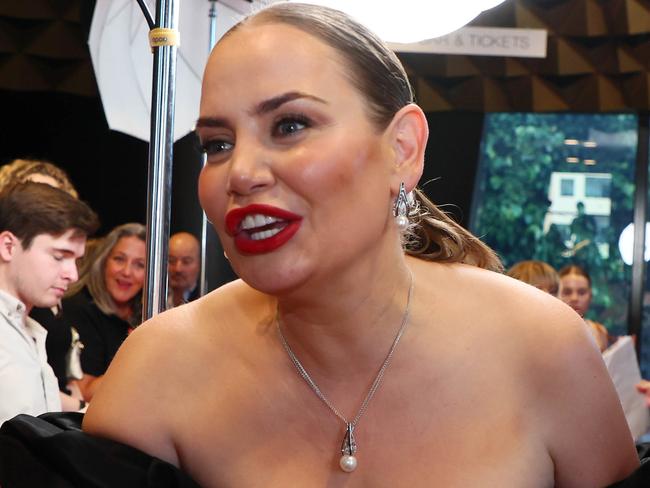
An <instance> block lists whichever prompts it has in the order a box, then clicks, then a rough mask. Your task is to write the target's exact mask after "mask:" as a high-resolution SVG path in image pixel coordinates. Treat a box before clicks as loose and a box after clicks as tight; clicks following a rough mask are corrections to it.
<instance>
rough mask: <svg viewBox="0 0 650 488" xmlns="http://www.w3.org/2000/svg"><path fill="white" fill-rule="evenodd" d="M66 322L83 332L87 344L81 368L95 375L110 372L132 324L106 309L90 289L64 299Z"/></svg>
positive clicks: (81, 334)
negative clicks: (107, 312) (95, 298)
mask: <svg viewBox="0 0 650 488" xmlns="http://www.w3.org/2000/svg"><path fill="white" fill-rule="evenodd" d="M63 321H64V322H65V323H66V324H67V325H68V326H69V327H74V328H75V329H77V331H78V332H79V337H80V339H81V342H83V345H84V348H83V351H81V368H82V369H83V371H84V373H87V374H91V375H93V376H101V375H103V374H104V373H105V372H106V370H107V369H108V365H109V364H110V363H111V361H112V360H113V357H114V356H115V353H116V352H117V350H118V349H119V348H120V346H121V345H122V342H124V339H126V336H127V335H128V333H129V330H130V327H131V326H130V325H129V323H128V322H126V321H125V320H122V319H121V318H119V317H118V316H116V315H106V314H105V313H104V312H102V311H101V310H100V309H99V308H98V307H97V305H95V302H94V301H93V299H92V297H91V296H90V293H89V292H88V289H87V288H84V289H83V290H81V291H80V292H79V293H77V294H76V295H73V296H71V297H70V298H66V299H65V300H63Z"/></svg>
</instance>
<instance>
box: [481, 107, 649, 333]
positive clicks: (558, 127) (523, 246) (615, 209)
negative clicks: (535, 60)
mask: <svg viewBox="0 0 650 488" xmlns="http://www.w3.org/2000/svg"><path fill="white" fill-rule="evenodd" d="M485 124H486V125H485V130H484V135H483V142H482V150H481V161H480V164H479V173H478V176H477V182H476V183H477V184H476V191H475V198H474V200H475V201H474V212H473V215H472V224H471V227H472V230H473V231H474V232H475V233H476V234H477V235H479V236H481V237H482V239H483V240H484V241H485V242H486V243H487V244H489V245H490V246H491V247H492V248H493V249H495V250H496V251H497V252H498V253H499V255H500V256H501V258H502V259H503V261H504V264H505V265H506V267H509V266H511V265H512V264H514V263H516V262H518V261H521V260H525V259H539V260H542V261H546V262H548V263H549V264H551V265H552V266H554V267H555V268H556V269H558V270H559V269H560V268H561V267H562V266H564V265H566V264H572V263H575V264H579V265H581V266H583V267H584V268H586V269H587V270H588V271H589V273H590V274H591V276H592V280H593V291H594V298H593V302H592V309H591V315H592V316H593V318H594V319H596V320H599V321H601V322H603V323H605V325H607V326H608V327H609V328H610V330H612V331H613V332H615V333H620V332H623V331H624V330H625V327H626V323H625V322H626V320H627V302H628V293H629V280H630V272H631V269H630V267H629V266H626V265H625V264H624V263H623V261H622V259H621V257H620V253H619V251H618V238H619V235H620V233H621V231H622V230H623V228H625V226H626V225H628V224H629V223H630V222H632V218H633V203H634V202H633V198H634V164H635V157H636V143H635V141H634V140H632V141H631V136H633V133H634V134H635V133H636V130H637V117H636V116H635V115H629V114H612V115H609V114H598V115H585V114H526V113H520V114H517V113H515V114H512V113H508V114H501V113H496V114H489V115H488V116H486V121H485ZM590 130H591V131H592V132H590ZM594 130H595V131H599V132H600V133H605V134H608V135H614V134H618V135H620V136H621V137H620V138H619V140H623V141H627V142H623V143H620V144H613V145H612V144H609V145H608V144H604V145H603V146H599V147H596V148H585V147H582V146H578V147H576V146H569V145H567V144H565V140H567V139H577V140H580V141H585V140H589V138H590V135H593V131H594ZM626 136H627V137H626ZM571 157H577V158H578V159H580V161H581V162H580V163H578V164H571V165H569V164H568V163H567V158H571ZM587 158H589V159H594V160H596V162H597V164H595V165H593V166H587V165H585V164H583V163H582V161H584V160H585V159H587ZM554 171H560V172H567V171H570V172H574V173H577V172H587V173H609V174H611V175H612V179H611V186H610V189H609V198H610V199H611V215H610V218H609V222H608V225H606V226H605V227H604V228H601V229H599V231H598V232H596V233H595V235H594V227H593V223H590V220H589V218H588V216H585V218H584V219H575V222H574V223H572V224H571V226H555V225H551V226H550V228H548V229H547V230H546V231H545V229H544V217H545V215H546V213H547V211H548V209H549V206H550V204H551V202H550V200H549V196H548V192H549V182H550V178H551V174H552V173H553V172H554ZM560 227H562V228H560ZM601 227H602V226H601ZM571 239H573V241H572V242H573V243H575V242H582V243H583V244H584V243H587V244H586V245H583V246H582V247H579V246H574V247H572V245H571V244H570V245H567V242H569V241H571ZM599 246H600V247H599ZM603 248H608V249H609V252H608V256H603V251H602V249H603ZM599 249H601V250H600V251H599ZM605 254H607V253H605Z"/></svg>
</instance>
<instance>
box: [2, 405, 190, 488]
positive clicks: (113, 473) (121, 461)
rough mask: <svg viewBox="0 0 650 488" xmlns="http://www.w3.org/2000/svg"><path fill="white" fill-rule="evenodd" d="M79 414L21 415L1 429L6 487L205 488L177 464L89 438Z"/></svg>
mask: <svg viewBox="0 0 650 488" xmlns="http://www.w3.org/2000/svg"><path fill="white" fill-rule="evenodd" d="M82 419H83V415H82V414H80V413H76V412H75V413H47V414H43V415H41V416H39V417H31V416H29V415H18V416H17V417H14V418H13V419H11V420H9V421H7V422H5V423H4V424H3V425H2V427H1V428H0V486H2V488H200V487H199V485H198V484H196V482H194V480H192V479H191V478H190V477H189V476H188V475H186V474H185V473H183V472H182V471H181V470H179V469H178V468H176V467H175V466H173V465H171V464H169V463H167V462H165V461H162V460H160V459H158V458H155V457H152V456H149V455H148V454H145V453H143V452H142V451H139V450H138V449H135V448H133V447H130V446H127V445H124V444H120V443H118V442H114V441H110V440H108V439H102V438H99V437H94V436H91V435H88V434H85V433H83V432H82V431H81V421H82Z"/></svg>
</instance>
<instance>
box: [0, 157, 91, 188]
mask: <svg viewBox="0 0 650 488" xmlns="http://www.w3.org/2000/svg"><path fill="white" fill-rule="evenodd" d="M25 181H33V182H35V183H45V184H47V185H50V186H54V187H56V188H61V189H62V190H63V191H65V192H66V193H68V194H69V195H72V196H73V197H75V198H78V197H79V195H78V194H77V190H76V189H75V187H74V186H73V185H72V182H71V181H70V177H69V176H68V174H67V173H66V172H65V171H64V170H62V169H61V168H59V167H58V166H56V165H54V164H52V163H50V162H49V161H43V160H38V159H14V160H13V161H11V162H10V163H7V164H5V165H3V166H1V167H0V188H1V187H4V186H6V185H7V184H9V183H24V182H25Z"/></svg>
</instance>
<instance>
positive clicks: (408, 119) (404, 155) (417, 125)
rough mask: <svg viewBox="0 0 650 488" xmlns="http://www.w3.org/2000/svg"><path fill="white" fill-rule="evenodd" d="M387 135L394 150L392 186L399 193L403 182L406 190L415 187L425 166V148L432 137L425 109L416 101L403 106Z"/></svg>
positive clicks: (408, 190) (394, 118)
mask: <svg viewBox="0 0 650 488" xmlns="http://www.w3.org/2000/svg"><path fill="white" fill-rule="evenodd" d="M388 136H389V137H390V144H391V145H392V149H393V154H394V162H393V164H394V166H393V180H394V181H391V189H392V190H393V192H394V194H395V195H397V193H398V191H399V185H400V183H401V182H404V186H405V187H406V191H407V192H410V191H411V190H413V188H415V186H416V185H417V183H418V181H420V178H421V177H422V171H423V170H424V150H425V148H426V145H427V139H428V137H429V125H428V124H427V119H426V117H425V116H424V112H422V109H421V108H420V107H418V106H417V105H415V104H413V103H412V104H409V105H407V106H405V107H403V108H401V109H400V110H399V111H398V112H397V113H396V114H395V116H394V117H393V120H392V122H391V124H390V126H389V128H388Z"/></svg>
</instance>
